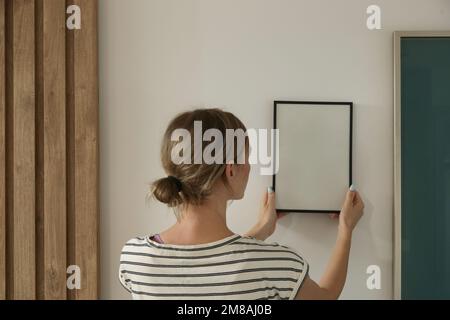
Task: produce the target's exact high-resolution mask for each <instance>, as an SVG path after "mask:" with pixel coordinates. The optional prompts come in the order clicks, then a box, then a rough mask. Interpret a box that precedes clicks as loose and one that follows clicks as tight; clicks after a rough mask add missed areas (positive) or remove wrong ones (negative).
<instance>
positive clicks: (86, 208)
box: [68, 0, 99, 300]
mask: <svg viewBox="0 0 450 320" xmlns="http://www.w3.org/2000/svg"><path fill="white" fill-rule="evenodd" d="M74 4H76V5H78V6H79V7H80V8H81V12H82V25H81V30H76V31H72V33H73V37H71V38H70V40H71V41H72V44H71V45H69V48H70V49H71V50H72V52H71V53H70V54H69V55H68V57H69V58H70V59H73V61H68V64H69V65H72V64H73V69H71V70H72V74H71V75H70V76H71V77H72V80H71V81H70V83H71V85H72V87H71V88H68V90H69V93H68V97H70V98H72V99H73V101H72V104H71V107H72V110H71V112H70V113H69V115H70V116H72V118H71V119H70V121H71V122H72V125H71V126H72V127H71V130H73V131H72V134H73V140H72V144H71V147H72V149H71V150H70V151H69V157H71V158H72V161H71V162H70V161H69V163H72V165H73V167H72V168H71V170H72V173H71V175H69V176H70V177H71V178H72V181H69V183H71V184H72V188H73V193H71V194H69V196H70V197H73V199H72V200H71V201H69V202H71V205H72V209H73V210H72V212H71V214H72V215H73V216H72V218H69V219H71V220H70V221H71V224H72V226H73V227H72V228H71V229H69V232H70V233H71V234H70V236H69V241H73V242H72V244H69V247H72V254H73V256H72V261H74V264H75V265H77V266H79V267H80V269H81V274H82V277H81V290H77V291H76V292H75V296H74V298H75V299H80V300H85V299H97V298H98V297H99V283H98V282H99V247H98V244H99V201H98V198H99V177H98V173H99V154H98V152H99V151H98V144H99V142H98V135H99V133H98V128H99V113H98V103H99V101H98V35H97V10H98V3H97V0H77V1H74ZM69 42H70V41H69ZM70 91H71V92H70ZM69 105H70V104H69ZM69 189H70V188H69ZM70 238H72V240H70Z"/></svg>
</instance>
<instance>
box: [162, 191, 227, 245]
mask: <svg viewBox="0 0 450 320" xmlns="http://www.w3.org/2000/svg"><path fill="white" fill-rule="evenodd" d="M226 211H227V199H226V198H225V197H219V196H211V197H210V198H208V199H207V200H206V201H205V202H204V203H203V204H201V205H188V206H187V207H186V208H185V209H184V210H183V211H182V213H181V217H180V219H179V220H178V222H177V223H176V224H175V225H174V226H172V227H171V228H169V229H168V230H166V231H164V232H163V233H161V234H160V236H161V238H162V239H163V241H164V242H165V243H167V244H180V245H189V244H202V243H209V242H215V241H218V240H221V239H224V238H227V237H229V236H232V235H233V234H234V233H233V232H232V231H231V230H230V229H229V228H228V226H227V217H226Z"/></svg>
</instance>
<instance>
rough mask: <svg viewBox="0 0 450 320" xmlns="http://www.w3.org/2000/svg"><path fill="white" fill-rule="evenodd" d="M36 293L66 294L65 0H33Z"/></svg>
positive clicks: (55, 296)
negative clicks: (34, 46)
mask: <svg viewBox="0 0 450 320" xmlns="http://www.w3.org/2000/svg"><path fill="white" fill-rule="evenodd" d="M36 6H37V10H36V19H37V21H36V24H37V28H36V30H37V32H36V34H37V39H36V40H37V41H36V43H37V53H36V57H37V61H38V64H37V68H36V70H37V75H36V79H37V81H36V84H37V85H36V87H37V99H36V103H37V117H36V120H37V121H36V125H37V130H36V131H37V134H36V136H37V144H36V145H37V155H38V156H37V169H36V170H37V172H38V174H37V186H38V188H37V195H38V196H37V211H36V212H37V217H38V219H37V223H38V226H37V230H39V231H38V237H37V239H38V250H37V270H38V277H37V279H38V298H39V299H47V300H49V299H50V300H56V299H59V300H62V299H66V268H67V266H66V126H65V123H66V103H65V102H66V97H65V93H66V85H65V78H66V77H65V66H66V65H65V63H66V59H65V56H66V52H65V45H66V43H65V10H66V7H65V0H51V1H47V0H36Z"/></svg>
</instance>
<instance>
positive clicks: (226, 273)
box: [119, 109, 364, 300]
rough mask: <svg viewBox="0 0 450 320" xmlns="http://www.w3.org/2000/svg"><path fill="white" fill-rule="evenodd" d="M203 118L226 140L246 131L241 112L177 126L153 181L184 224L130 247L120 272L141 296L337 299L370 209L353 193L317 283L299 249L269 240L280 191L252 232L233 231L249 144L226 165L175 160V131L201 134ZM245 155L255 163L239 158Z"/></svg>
mask: <svg viewBox="0 0 450 320" xmlns="http://www.w3.org/2000/svg"><path fill="white" fill-rule="evenodd" d="M197 121H201V125H202V133H205V132H206V131H207V130H209V129H215V130H216V132H217V130H218V131H220V133H221V134H222V136H223V137H226V133H227V130H228V129H233V130H239V129H242V130H244V131H246V128H245V126H244V125H243V124H242V122H241V121H240V120H239V119H238V118H236V117H235V116H234V115H233V114H231V113H227V112H224V111H221V110H218V109H204V110H195V111H192V112H186V113H183V114H180V115H178V116H177V117H176V118H175V119H174V120H173V121H172V122H171V123H170V125H169V127H168V128H167V130H166V133H165V136H164V140H163V144H162V152H161V159H162V164H163V166H164V169H165V171H166V173H167V177H165V178H163V179H160V180H158V181H156V182H154V183H153V185H152V189H151V194H152V195H153V196H154V198H156V199H157V200H159V201H160V202H162V203H165V204H167V205H168V206H169V207H171V208H174V209H175V213H176V215H177V223H176V224H175V225H173V226H172V227H170V228H169V229H167V230H165V231H163V232H161V233H159V234H152V235H150V236H146V237H144V238H134V239H131V240H130V241H128V242H127V244H126V245H125V246H124V248H123V250H122V254H121V263H120V270H119V277H120V282H121V283H122V285H123V286H124V287H125V289H127V290H128V291H129V292H130V293H131V294H132V297H133V298H134V299H245V300H251V299H337V298H338V297H339V296H340V294H341V291H342V289H343V287H344V284H345V280H346V275H347V265H348V259H349V252H350V245H351V238H352V231H353V229H354V227H355V226H356V224H357V223H358V221H359V219H360V218H361V216H362V212H363V208H364V204H363V202H362V200H361V198H360V196H359V194H358V193H357V192H354V191H349V192H348V193H347V195H346V198H345V201H344V205H343V208H342V211H341V214H340V215H339V216H338V218H339V226H338V236H337V240H336V246H335V248H334V250H333V253H332V255H331V258H330V261H329V264H328V267H327V269H326V271H325V273H324V275H323V277H322V279H321V280H320V282H318V283H316V282H314V281H313V280H312V279H310V277H309V276H308V263H307V262H306V261H305V259H303V257H302V256H301V255H300V254H299V253H298V252H296V251H295V250H293V249H291V248H288V247H286V246H282V245H279V244H277V243H266V242H264V240H265V239H266V238H268V237H269V236H270V235H271V234H272V233H273V232H274V230H275V225H276V221H277V213H276V210H275V193H274V192H273V190H271V189H270V188H269V190H268V192H267V193H266V194H265V195H264V198H263V203H262V207H261V211H260V216H259V221H258V222H257V223H256V225H255V226H254V227H253V228H252V229H251V230H250V231H249V232H248V233H247V234H246V235H243V236H241V235H238V234H235V233H234V232H233V231H231V230H230V229H229V228H228V227H227V216H226V210H227V203H228V202H229V201H231V200H238V199H242V198H243V196H244V193H245V189H246V186H247V181H248V177H249V172H250V165H249V163H248V154H249V144H248V140H246V141H245V146H244V147H243V148H239V147H236V146H237V145H239V143H235V144H234V145H233V146H234V147H233V150H234V151H235V152H234V153H235V156H234V161H223V163H224V164H222V163H221V162H217V163H213V164H205V163H202V164H199V163H198V162H194V161H184V162H175V161H172V160H173V156H174V154H176V153H179V152H180V149H179V148H176V147H177V146H178V147H179V143H180V141H178V140H177V141H172V140H174V139H172V137H173V133H174V132H175V131H176V130H177V129H182V130H184V131H183V132H189V133H190V135H191V136H194V131H195V130H194V127H195V126H194V123H195V122H197ZM197 123H198V122H197ZM215 142H216V141H215ZM235 142H237V141H235ZM191 143H192V145H191V147H192V148H190V150H191V152H190V155H191V156H195V154H194V152H202V153H201V154H202V155H203V151H204V150H205V148H206V147H207V145H208V144H206V143H204V144H203V148H202V149H201V150H197V149H198V147H196V146H194V142H193V141H191ZM216 146H217V145H216ZM226 146H227V144H226V143H225V144H223V143H222V144H221V145H220V148H222V149H219V150H221V151H223V152H221V154H222V157H224V156H223V155H225V154H229V153H227V151H230V150H229V149H228V150H227V149H226ZM241 152H244V153H245V159H246V160H247V161H243V162H238V161H237V158H238V157H239V155H240V154H241ZM215 156H217V154H215ZM227 159H228V158H227ZM228 160H229V159H228ZM190 163H194V164H190ZM195 163H197V164H195ZM243 214H244V213H243ZM334 217H335V218H337V216H334Z"/></svg>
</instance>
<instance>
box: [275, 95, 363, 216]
mask: <svg viewBox="0 0 450 320" xmlns="http://www.w3.org/2000/svg"><path fill="white" fill-rule="evenodd" d="M281 104H283V105H310V106H320V105H322V106H323V105H327V106H333V105H336V106H349V108H350V112H349V113H350V137H349V142H350V148H349V185H348V186H349V188H350V186H351V185H352V184H353V109H354V104H353V102H331V101H283V100H276V101H274V107H273V108H274V109H273V110H274V117H273V128H274V129H279V128H278V123H277V113H278V105H281ZM274 143H276V141H275V142H274ZM274 150H276V146H275V147H274ZM274 161H278V159H276V158H274ZM272 188H273V190H274V191H276V174H273V175H272ZM276 211H277V212H283V213H322V214H334V213H336V214H339V213H340V210H312V209H283V208H276Z"/></svg>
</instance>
